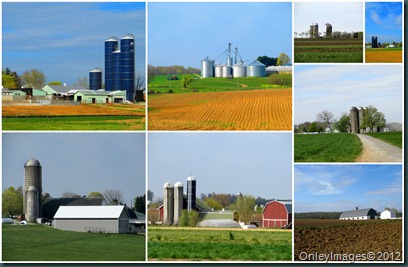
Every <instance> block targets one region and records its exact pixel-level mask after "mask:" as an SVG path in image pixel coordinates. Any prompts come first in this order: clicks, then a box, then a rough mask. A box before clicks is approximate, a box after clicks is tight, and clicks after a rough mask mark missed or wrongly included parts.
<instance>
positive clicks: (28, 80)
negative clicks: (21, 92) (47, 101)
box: [21, 69, 46, 89]
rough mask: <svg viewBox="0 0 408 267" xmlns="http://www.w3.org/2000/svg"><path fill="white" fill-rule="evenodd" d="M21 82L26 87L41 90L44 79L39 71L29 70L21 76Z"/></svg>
mask: <svg viewBox="0 0 408 267" xmlns="http://www.w3.org/2000/svg"><path fill="white" fill-rule="evenodd" d="M21 80H22V82H23V83H24V84H25V85H26V86H29V87H33V88H37V89H41V88H42V87H43V86H44V85H45V81H46V77H45V75H44V73H42V72H41V71H39V70H37V69H30V70H29V71H25V72H23V74H21Z"/></svg>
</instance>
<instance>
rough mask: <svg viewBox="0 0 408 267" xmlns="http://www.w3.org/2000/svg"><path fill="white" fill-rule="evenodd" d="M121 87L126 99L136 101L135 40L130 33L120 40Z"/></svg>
mask: <svg viewBox="0 0 408 267" xmlns="http://www.w3.org/2000/svg"><path fill="white" fill-rule="evenodd" d="M119 68H120V85H121V87H122V88H121V90H126V98H127V100H129V101H132V102H134V101H135V94H136V93H135V38H134V37H133V35H132V34H130V33H128V34H127V35H126V36H125V37H123V38H121V39H120V66H119Z"/></svg>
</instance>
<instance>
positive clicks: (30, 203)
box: [25, 185, 41, 222]
mask: <svg viewBox="0 0 408 267" xmlns="http://www.w3.org/2000/svg"><path fill="white" fill-rule="evenodd" d="M38 199H39V196H38V190H37V188H36V187H35V186H33V185H30V186H29V188H28V189H27V204H26V205H27V207H26V209H27V212H26V213H25V218H26V220H27V222H35V221H36V220H37V218H38V217H40V214H39V211H40V206H39V205H40V203H38ZM40 199H41V198H40Z"/></svg>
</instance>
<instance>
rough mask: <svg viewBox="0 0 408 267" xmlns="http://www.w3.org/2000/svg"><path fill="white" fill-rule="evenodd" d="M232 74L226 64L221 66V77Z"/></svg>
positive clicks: (230, 68)
mask: <svg viewBox="0 0 408 267" xmlns="http://www.w3.org/2000/svg"><path fill="white" fill-rule="evenodd" d="M231 75H232V67H230V66H228V65H224V66H222V77H224V78H228V77H230V76H231Z"/></svg>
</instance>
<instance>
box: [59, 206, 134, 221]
mask: <svg viewBox="0 0 408 267" xmlns="http://www.w3.org/2000/svg"><path fill="white" fill-rule="evenodd" d="M124 208H125V206H119V205H118V206H61V207H59V209H58V211H57V213H56V214H55V216H54V219H67V218H69V219H117V218H119V217H120V215H121V214H122V212H123V210H124ZM125 214H127V213H126V212H125Z"/></svg>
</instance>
